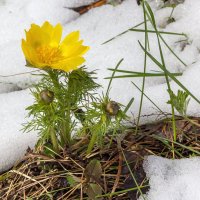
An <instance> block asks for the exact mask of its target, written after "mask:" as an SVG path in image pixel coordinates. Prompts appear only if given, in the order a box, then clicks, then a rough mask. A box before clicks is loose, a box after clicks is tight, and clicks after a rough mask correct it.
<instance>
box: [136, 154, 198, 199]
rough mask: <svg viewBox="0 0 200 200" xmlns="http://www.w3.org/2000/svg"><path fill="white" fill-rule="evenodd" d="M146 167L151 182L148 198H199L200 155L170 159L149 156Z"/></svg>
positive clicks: (145, 163)
mask: <svg viewBox="0 0 200 200" xmlns="http://www.w3.org/2000/svg"><path fill="white" fill-rule="evenodd" d="M144 169H145V172H146V174H147V177H148V178H149V184H150V190H149V192H148V193H147V195H146V197H145V199H146V200H161V199H162V200H199V197H200V185H199V182H200V158H199V157H193V158H185V159H180V160H170V159H166V158H161V157H156V156H149V157H148V158H147V159H146V160H145V162H144ZM140 200H143V198H142V197H140Z"/></svg>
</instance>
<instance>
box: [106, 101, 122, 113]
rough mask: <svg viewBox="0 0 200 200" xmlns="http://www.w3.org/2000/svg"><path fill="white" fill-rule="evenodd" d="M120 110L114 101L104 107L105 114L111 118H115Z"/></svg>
mask: <svg viewBox="0 0 200 200" xmlns="http://www.w3.org/2000/svg"><path fill="white" fill-rule="evenodd" d="M119 110H120V106H119V104H118V103H117V102H115V101H110V102H108V103H107V105H106V112H107V113H108V114H109V115H112V116H115V115H117V114H118V112H119Z"/></svg>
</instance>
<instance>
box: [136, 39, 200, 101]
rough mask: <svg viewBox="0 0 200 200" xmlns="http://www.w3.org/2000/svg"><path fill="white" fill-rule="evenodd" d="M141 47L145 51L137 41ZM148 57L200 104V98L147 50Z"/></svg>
mask: <svg viewBox="0 0 200 200" xmlns="http://www.w3.org/2000/svg"><path fill="white" fill-rule="evenodd" d="M139 44H140V46H141V48H142V49H143V51H146V50H145V48H144V47H143V45H142V44H141V43H140V42H139ZM146 53H147V55H148V57H149V58H150V59H151V60H152V61H153V62H154V63H155V64H156V65H157V66H158V67H159V68H160V69H162V70H163V71H165V72H166V74H167V75H168V76H169V77H170V78H171V79H172V80H173V81H174V82H175V83H176V84H177V85H178V86H180V87H181V88H182V89H183V90H184V91H186V92H187V93H188V94H189V95H190V96H191V97H192V98H193V99H194V100H195V101H196V102H197V103H199V104H200V100H199V99H197V98H196V97H195V96H194V95H193V94H192V93H191V92H190V91H189V90H188V89H187V88H186V87H185V86H184V85H183V84H182V83H181V82H180V81H179V80H178V79H176V77H174V76H173V75H172V73H170V72H169V71H168V70H167V69H165V68H164V67H163V66H162V64H161V63H160V62H159V61H158V60H157V59H156V58H155V57H153V56H152V55H151V54H150V53H149V52H147V51H146Z"/></svg>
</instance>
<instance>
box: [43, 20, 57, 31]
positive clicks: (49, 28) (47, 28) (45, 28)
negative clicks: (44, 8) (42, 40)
mask: <svg viewBox="0 0 200 200" xmlns="http://www.w3.org/2000/svg"><path fill="white" fill-rule="evenodd" d="M41 29H42V30H43V31H44V32H46V33H49V34H51V33H52V32H53V29H54V28H53V26H52V25H51V24H50V23H49V22H48V21H46V22H44V24H43V25H42V27H41Z"/></svg>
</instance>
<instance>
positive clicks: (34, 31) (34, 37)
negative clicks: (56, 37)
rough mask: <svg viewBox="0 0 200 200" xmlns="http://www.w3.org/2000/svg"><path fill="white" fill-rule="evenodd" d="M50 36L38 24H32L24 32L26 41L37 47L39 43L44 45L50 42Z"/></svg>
mask: <svg viewBox="0 0 200 200" xmlns="http://www.w3.org/2000/svg"><path fill="white" fill-rule="evenodd" d="M50 39H51V38H50V36H49V35H48V33H46V32H45V31H43V30H42V29H41V27H39V26H38V25H35V24H32V25H31V29H30V30H29V31H28V32H26V41H27V43H28V44H29V45H31V46H32V47H33V48H37V47H38V46H40V45H45V44H48V43H49V42H50Z"/></svg>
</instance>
